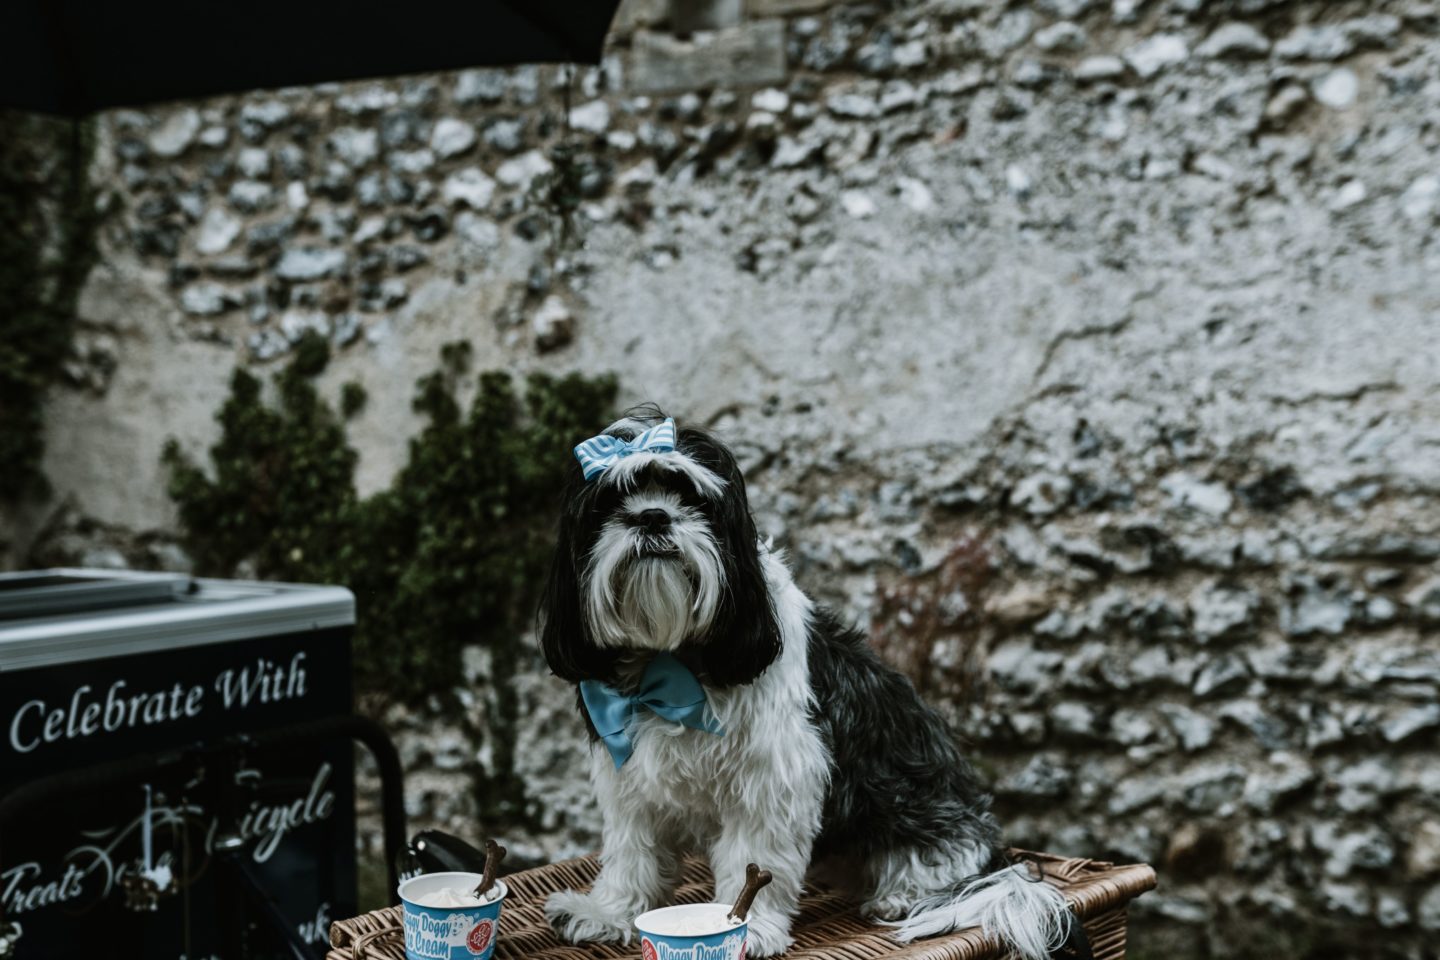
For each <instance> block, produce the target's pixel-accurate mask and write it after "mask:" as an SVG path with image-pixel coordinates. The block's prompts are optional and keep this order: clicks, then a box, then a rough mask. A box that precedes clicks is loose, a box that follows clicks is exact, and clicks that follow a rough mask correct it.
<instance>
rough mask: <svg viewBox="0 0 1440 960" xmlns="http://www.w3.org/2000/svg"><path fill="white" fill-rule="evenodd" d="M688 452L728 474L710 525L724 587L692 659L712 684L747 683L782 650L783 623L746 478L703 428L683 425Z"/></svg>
mask: <svg viewBox="0 0 1440 960" xmlns="http://www.w3.org/2000/svg"><path fill="white" fill-rule="evenodd" d="M680 445H681V447H682V449H683V450H684V452H685V453H686V454H687V455H688V456H689V457H690V458H691V459H693V460H695V461H697V462H699V463H700V464H702V465H703V466H705V467H706V468H708V469H709V470H711V471H713V472H714V473H715V474H716V475H717V476H719V477H721V478H723V479H724V480H725V488H724V491H723V492H722V494H721V496H720V498H719V500H718V501H716V502H715V503H714V504H713V506H712V508H711V511H710V513H711V517H710V526H711V532H712V533H713V534H714V536H715V538H716V541H717V543H718V546H719V547H720V556H721V561H722V563H723V565H724V570H725V589H724V591H723V593H722V596H721V599H720V605H719V608H718V609H717V610H716V612H715V618H714V620H713V621H712V622H711V625H710V630H709V631H708V633H707V635H706V636H705V637H702V638H699V640H698V642H696V643H695V644H694V646H693V648H692V650H691V651H689V653H690V657H689V659H691V660H692V661H693V662H694V663H695V665H696V666H697V667H698V669H699V671H700V672H701V673H702V674H704V676H705V678H706V680H707V681H708V682H709V683H710V684H711V685H712V686H720V687H727V686H734V685H736V684H742V683H749V682H751V681H752V680H754V679H755V678H756V677H758V676H760V674H762V673H764V672H765V669H766V668H767V667H769V666H770V664H772V663H774V662H775V658H776V657H777V656H779V655H780V625H779V623H778V621H777V620H776V619H775V608H774V605H773V603H772V600H771V597H770V588H769V585H768V583H767V582H766V579H765V570H764V565H763V562H762V560H761V557H760V546H759V538H758V536H757V534H756V532H755V520H754V518H753V517H752V516H751V514H750V500H749V498H748V497H747V495H746V493H745V478H744V477H743V476H742V475H741V473H740V467H739V465H738V464H737V463H736V462H735V457H734V455H732V454H731V453H730V451H729V450H728V449H727V448H726V447H725V446H724V444H722V443H720V442H719V441H717V440H715V439H713V438H711V437H710V436H709V435H708V434H706V433H704V432H702V431H699V430H685V431H682V433H681V437H680Z"/></svg>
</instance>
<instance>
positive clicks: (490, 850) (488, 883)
mask: <svg viewBox="0 0 1440 960" xmlns="http://www.w3.org/2000/svg"><path fill="white" fill-rule="evenodd" d="M504 859H505V848H504V847H502V846H500V844H498V843H496V842H495V841H494V840H486V841H485V872H484V873H483V874H481V876H480V883H479V885H478V886H476V887H475V896H477V897H483V896H485V894H486V893H488V892H489V891H490V888H491V887H493V886H494V885H495V875H496V874H497V873H498V872H499V870H500V861H502V860H504Z"/></svg>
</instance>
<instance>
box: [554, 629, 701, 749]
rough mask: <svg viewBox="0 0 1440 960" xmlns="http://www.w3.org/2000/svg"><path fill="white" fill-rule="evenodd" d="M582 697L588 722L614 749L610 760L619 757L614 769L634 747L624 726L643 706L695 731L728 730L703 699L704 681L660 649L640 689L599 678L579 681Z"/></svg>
mask: <svg viewBox="0 0 1440 960" xmlns="http://www.w3.org/2000/svg"><path fill="white" fill-rule="evenodd" d="M580 696H581V698H582V699H584V701H585V712H586V713H588V714H590V722H591V723H593V724H595V731H596V732H597V733H599V734H600V739H601V740H603V741H604V743H605V749H607V750H609V751H610V759H612V760H614V761H615V769H616V770H619V769H620V768H621V767H622V766H624V764H625V761H626V760H629V759H630V754H632V753H634V752H635V745H634V744H633V743H631V742H630V735H629V733H627V732H626V730H625V728H626V726H628V725H630V724H632V723H633V721H634V720H635V718H636V715H637V714H639V712H640V711H641V710H649V711H650V712H651V713H653V714H655V715H656V716H657V717H664V718H665V719H666V720H669V721H670V722H672V723H678V724H681V725H682V726H686V727H689V728H691V729H692V730H704V731H706V732H707V733H713V734H716V735H720V736H723V735H724V733H725V731H724V729H723V728H722V727H721V726H720V721H718V720H716V719H715V715H714V714H713V713H711V712H710V707H709V705H708V704H707V703H706V702H705V688H703V687H701V686H700V681H699V680H696V679H695V674H693V673H691V672H690V671H689V670H688V669H686V667H685V665H684V664H683V663H681V662H680V661H679V660H676V659H675V658H674V657H672V656H671V655H670V654H668V653H661V654H657V655H656V656H655V659H653V660H651V661H650V664H649V666H647V667H646V668H645V674H644V675H643V676H642V677H641V678H640V689H639V690H637V691H636V692H635V693H634V694H633V695H631V696H626V695H625V694H623V693H621V692H620V691H619V690H616V689H615V688H614V687H610V686H606V685H605V684H603V683H601V682H600V681H598V680H582V681H580Z"/></svg>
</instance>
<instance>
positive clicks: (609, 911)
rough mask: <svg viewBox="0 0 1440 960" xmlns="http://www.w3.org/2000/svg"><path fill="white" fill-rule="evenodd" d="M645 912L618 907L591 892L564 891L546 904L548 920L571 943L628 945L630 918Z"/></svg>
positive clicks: (554, 894)
mask: <svg viewBox="0 0 1440 960" xmlns="http://www.w3.org/2000/svg"><path fill="white" fill-rule="evenodd" d="M641 912H642V911H640V910H638V909H636V910H632V909H629V908H628V907H623V906H622V907H619V908H615V907H612V906H610V905H608V904H604V903H600V902H598V901H597V900H596V899H595V898H594V897H593V896H591V895H590V894H588V893H577V892H576V891H574V890H561V891H559V892H558V893H552V894H551V895H550V899H548V900H546V901H545V918H546V919H547V920H549V921H550V926H551V927H552V928H553V929H554V930H555V932H556V933H558V934H560V936H561V937H563V938H565V939H566V940H567V941H569V942H570V943H590V942H594V941H597V940H598V941H607V942H619V943H629V942H630V935H631V926H630V921H631V919H632V918H633V917H634V916H635V915H636V914H638V913H641Z"/></svg>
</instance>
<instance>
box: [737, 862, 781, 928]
mask: <svg viewBox="0 0 1440 960" xmlns="http://www.w3.org/2000/svg"><path fill="white" fill-rule="evenodd" d="M771 879H772V878H771V876H770V871H769V870H761V869H760V865H759V864H756V863H751V864H746V866H745V886H743V887H741V888H740V896H738V897H736V898H735V906H733V907H731V908H730V914H729V916H730V919H732V920H744V919H745V918H746V916H748V915H749V913H750V904H752V903H754V902H755V895H756V894H757V893H759V892H760V888H761V887H763V886H765V885H766V884H767V883H769V882H770V880H771Z"/></svg>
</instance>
